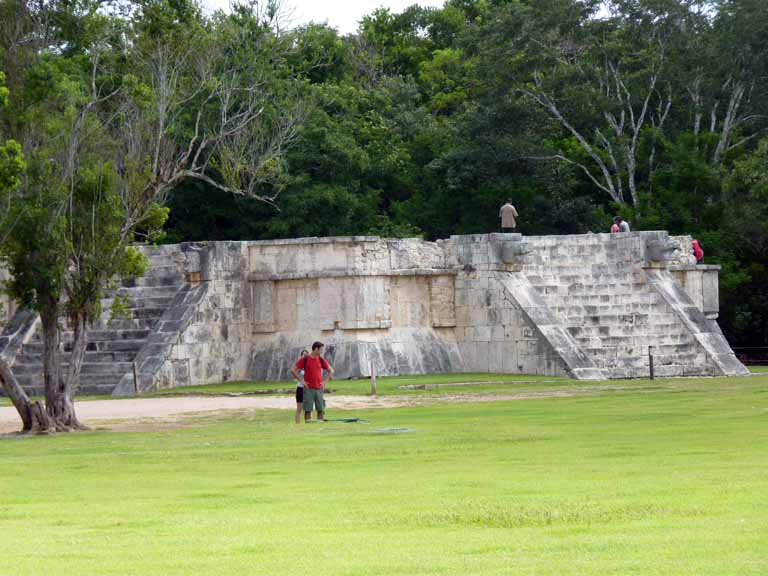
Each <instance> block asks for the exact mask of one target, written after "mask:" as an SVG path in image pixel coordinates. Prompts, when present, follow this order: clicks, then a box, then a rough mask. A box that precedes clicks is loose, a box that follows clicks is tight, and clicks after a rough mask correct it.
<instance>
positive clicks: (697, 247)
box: [691, 238, 704, 264]
mask: <svg viewBox="0 0 768 576" xmlns="http://www.w3.org/2000/svg"><path fill="white" fill-rule="evenodd" d="M691 246H692V247H693V256H694V257H695V258H696V264H701V261H702V260H704V247H703V246H702V245H701V242H699V241H698V240H696V238H694V239H693V241H692V242H691Z"/></svg>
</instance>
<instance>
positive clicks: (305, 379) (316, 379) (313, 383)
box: [291, 342, 333, 422]
mask: <svg viewBox="0 0 768 576" xmlns="http://www.w3.org/2000/svg"><path fill="white" fill-rule="evenodd" d="M324 349H325V345H324V344H323V343H322V342H315V343H314V344H312V352H310V353H309V355H308V356H304V357H302V358H299V360H298V362H296V364H295V365H294V367H293V368H291V374H293V377H294V378H296V379H297V380H298V381H299V382H302V383H303V384H304V399H303V400H304V421H305V422H309V421H310V420H311V419H312V406H314V407H315V410H317V419H318V420H323V419H324V418H325V398H324V394H323V391H324V388H325V383H326V382H327V380H323V370H325V371H326V372H328V380H332V379H333V368H331V365H330V364H329V363H328V360H326V359H325V358H323V351H324ZM300 370H303V371H304V374H303V376H302V374H301V373H300Z"/></svg>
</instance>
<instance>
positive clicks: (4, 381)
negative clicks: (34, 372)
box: [0, 356, 53, 433]
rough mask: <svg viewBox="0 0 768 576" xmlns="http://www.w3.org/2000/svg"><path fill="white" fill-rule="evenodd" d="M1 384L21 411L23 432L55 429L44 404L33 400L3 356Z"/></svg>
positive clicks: (0, 362) (0, 360)
mask: <svg viewBox="0 0 768 576" xmlns="http://www.w3.org/2000/svg"><path fill="white" fill-rule="evenodd" d="M0 385H1V386H2V389H3V391H4V392H5V395H6V396H8V398H9V399H10V400H11V402H12V403H13V406H14V408H16V411H17V412H18V413H19V417H20V418H21V431H22V432H24V433H45V432H49V431H50V430H52V429H53V423H52V422H51V419H50V417H49V416H48V413H47V412H46V411H45V408H44V407H43V405H42V404H41V403H40V402H38V401H32V400H31V399H30V398H29V396H27V393H26V392H24V389H23V388H22V387H21V386H20V385H19V382H18V381H17V380H16V377H15V376H14V374H13V370H11V367H10V366H9V365H8V363H7V362H6V361H5V359H4V358H3V357H2V356H0Z"/></svg>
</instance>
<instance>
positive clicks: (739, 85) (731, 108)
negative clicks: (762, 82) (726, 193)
mask: <svg viewBox="0 0 768 576" xmlns="http://www.w3.org/2000/svg"><path fill="white" fill-rule="evenodd" d="M754 87H755V83H754V81H753V82H750V83H747V82H745V81H744V80H737V79H735V78H734V77H729V78H728V79H727V80H726V81H725V82H724V83H723V85H722V92H725V93H726V94H727V97H728V103H727V105H726V107H725V115H724V116H723V117H722V119H720V118H719V117H718V108H719V104H720V103H719V101H717V100H716V101H715V102H714V103H713V105H712V110H711V112H710V118H711V120H710V132H712V133H719V136H720V138H719V139H718V142H717V146H716V147H715V151H714V152H713V153H712V163H713V164H720V163H721V162H722V160H723V156H724V155H725V154H726V153H727V152H729V151H730V150H734V149H736V148H738V147H740V146H743V145H744V144H746V143H747V142H749V141H751V140H753V139H755V138H758V137H759V136H761V135H762V134H765V132H766V129H765V128H754V127H753V128H752V133H751V134H748V135H746V136H743V137H741V138H739V139H738V140H736V141H734V134H735V132H736V130H737V129H739V128H742V127H746V126H749V125H754V124H755V123H759V122H764V121H765V120H767V119H768V117H766V116H765V115H762V114H754V113H752V112H751V111H750V104H751V102H752V94H753V91H754ZM718 125H719V129H718Z"/></svg>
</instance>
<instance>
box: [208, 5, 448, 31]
mask: <svg viewBox="0 0 768 576" xmlns="http://www.w3.org/2000/svg"><path fill="white" fill-rule="evenodd" d="M285 1H286V4H287V5H288V6H289V7H292V9H293V18H292V23H293V24H294V25H296V26H298V25H301V24H306V23H307V22H327V23H328V24H329V25H330V26H333V27H334V28H336V29H337V30H338V31H339V32H341V33H342V34H348V33H350V32H354V31H355V30H357V23H358V21H359V20H360V19H361V18H362V17H363V16H365V15H366V14H370V13H371V12H373V11H374V10H375V9H376V8H379V7H381V6H383V7H385V8H389V9H390V10H391V11H392V12H395V13H397V12H402V11H403V10H404V9H405V8H407V7H408V6H411V5H413V4H420V5H421V6H442V5H443V0H285ZM203 4H204V5H205V6H206V7H207V8H208V9H210V10H211V11H213V10H216V9H218V8H223V9H225V10H226V9H227V8H228V6H229V0H203Z"/></svg>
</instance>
